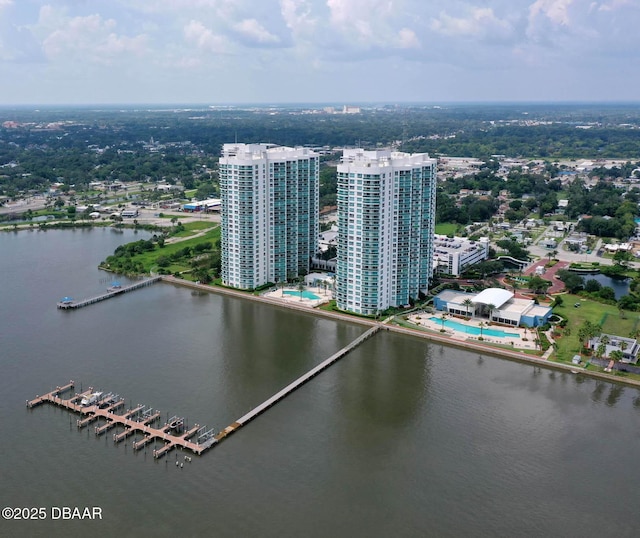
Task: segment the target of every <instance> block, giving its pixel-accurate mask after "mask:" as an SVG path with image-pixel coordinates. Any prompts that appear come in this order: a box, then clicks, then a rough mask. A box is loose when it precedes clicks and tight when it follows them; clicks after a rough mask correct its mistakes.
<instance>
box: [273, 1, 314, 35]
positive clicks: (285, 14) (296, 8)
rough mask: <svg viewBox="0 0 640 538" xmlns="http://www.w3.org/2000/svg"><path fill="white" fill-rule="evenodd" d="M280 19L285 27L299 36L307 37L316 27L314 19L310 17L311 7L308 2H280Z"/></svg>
mask: <svg viewBox="0 0 640 538" xmlns="http://www.w3.org/2000/svg"><path fill="white" fill-rule="evenodd" d="M280 11H281V13H282V19H283V20H284V22H285V24H286V25H287V27H288V28H289V29H290V30H291V31H292V32H293V33H294V34H298V35H301V36H304V35H306V36H309V37H310V34H311V33H313V31H314V30H315V27H316V23H317V21H316V19H315V18H314V17H313V16H312V15H311V13H312V6H311V2H309V1H308V0H280Z"/></svg>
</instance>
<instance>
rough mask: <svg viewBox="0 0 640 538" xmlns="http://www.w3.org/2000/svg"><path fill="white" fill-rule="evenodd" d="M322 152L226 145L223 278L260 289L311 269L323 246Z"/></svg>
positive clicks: (235, 284) (222, 181) (229, 283)
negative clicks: (320, 222) (320, 221)
mask: <svg viewBox="0 0 640 538" xmlns="http://www.w3.org/2000/svg"><path fill="white" fill-rule="evenodd" d="M319 166H320V159H319V156H318V155H317V154H316V153H314V152H313V151H311V150H309V149H307V148H290V147H281V146H273V145H270V144H224V146H223V148H222V155H221V157H220V193H221V216H222V219H221V220H222V223H221V250H222V282H223V283H224V284H225V285H226V286H231V287H234V288H240V289H254V288H257V287H259V286H262V285H264V284H266V283H269V282H273V283H276V282H285V281H287V280H290V279H292V278H296V277H297V276H298V275H299V274H306V273H307V272H308V271H309V262H310V259H311V257H312V256H313V255H314V254H315V253H316V251H317V248H318V232H319V225H318V213H319V208H318V204H319Z"/></svg>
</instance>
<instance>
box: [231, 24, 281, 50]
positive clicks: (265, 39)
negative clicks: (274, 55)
mask: <svg viewBox="0 0 640 538" xmlns="http://www.w3.org/2000/svg"><path fill="white" fill-rule="evenodd" d="M233 28H234V30H235V31H236V32H237V33H238V34H240V35H241V36H242V37H243V38H244V40H245V42H246V43H248V44H257V45H273V44H277V43H279V42H280V38H279V37H278V36H276V35H274V34H272V33H270V32H269V31H268V30H267V29H266V28H265V27H264V26H262V25H261V24H260V23H259V22H258V21H257V20H256V19H244V20H242V21H240V22H238V23H237V24H235V25H234V26H233Z"/></svg>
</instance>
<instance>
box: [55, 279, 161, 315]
mask: <svg viewBox="0 0 640 538" xmlns="http://www.w3.org/2000/svg"><path fill="white" fill-rule="evenodd" d="M159 280H161V277H160V276H154V277H151V278H148V279H146V280H141V281H140V282H136V283H135V284H131V285H130V286H123V287H121V288H109V289H108V290H107V292H106V293H103V294H101V295H96V296H95V297H89V298H88V299H82V300H81V301H74V300H73V299H71V298H65V299H63V300H62V301H58V308H60V309H61V310H75V309H78V308H82V307H83V306H88V305H90V304H94V303H99V302H100V301H106V300H107V299H111V298H112V297H115V296H116V295H122V294H123V293H127V292H130V291H134V290H137V289H140V288H145V287H147V286H151V284H155V283H156V282H158V281H159Z"/></svg>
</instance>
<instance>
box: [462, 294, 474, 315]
mask: <svg viewBox="0 0 640 538" xmlns="http://www.w3.org/2000/svg"><path fill="white" fill-rule="evenodd" d="M462 304H463V305H464V306H465V308H466V309H467V317H469V307H470V306H472V305H473V301H472V300H471V299H470V298H469V297H467V298H466V299H465V300H464V301H462Z"/></svg>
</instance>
